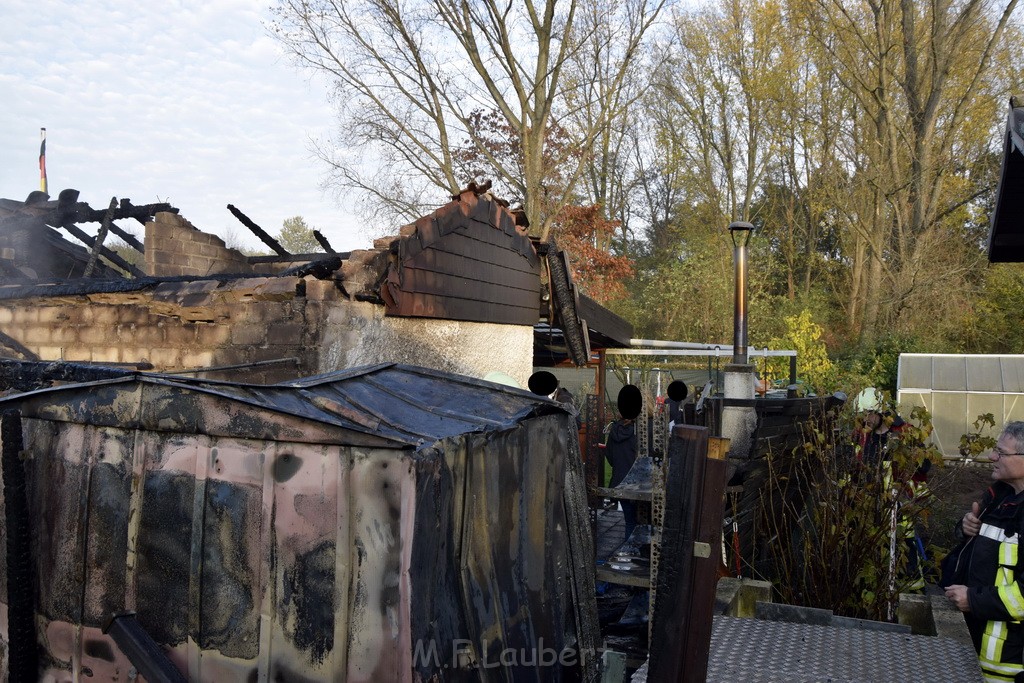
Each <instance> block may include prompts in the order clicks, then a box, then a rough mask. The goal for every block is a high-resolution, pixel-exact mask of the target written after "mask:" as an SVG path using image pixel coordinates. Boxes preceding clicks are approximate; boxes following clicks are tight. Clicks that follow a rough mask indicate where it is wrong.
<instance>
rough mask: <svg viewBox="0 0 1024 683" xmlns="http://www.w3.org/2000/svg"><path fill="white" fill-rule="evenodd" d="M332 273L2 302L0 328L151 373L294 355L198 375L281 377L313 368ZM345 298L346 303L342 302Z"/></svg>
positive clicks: (64, 354)
mask: <svg viewBox="0 0 1024 683" xmlns="http://www.w3.org/2000/svg"><path fill="white" fill-rule="evenodd" d="M337 299H340V292H339V291H338V289H337V288H336V287H334V286H333V282H329V281H323V282H322V281H318V280H313V279H312V278H309V279H308V280H304V279H300V278H293V277H288V278H245V279H237V280H229V281H227V282H218V281H200V282H188V283H175V282H168V283H163V284H160V285H159V286H157V287H156V288H154V289H152V290H147V291H143V292H119V293H104V294H87V295H80V296H64V297H60V298H36V299H23V300H16V301H3V302H0V332H3V333H5V334H7V335H9V336H10V337H12V338H13V339H15V340H17V341H19V342H21V343H22V344H23V345H24V346H25V347H27V348H28V349H29V350H30V351H32V352H33V353H35V354H36V355H37V356H39V358H40V359H41V360H66V361H78V362H82V361H85V362H93V363H144V362H145V363H150V364H152V366H153V370H155V371H158V372H180V371H183V370H196V369H203V368H211V367H221V366H227V365H242V364H252V363H260V362H262V361H276V360H280V359H283V358H294V359H296V360H294V361H289V362H287V363H274V364H269V365H261V366H258V367H254V368H252V369H250V370H236V371H232V372H231V373H227V372H220V373H210V374H205V373H196V374H195V376H197V377H204V376H206V377H210V378H214V379H233V380H238V381H247V382H255V383H268V382H279V381H283V380H286V379H293V378H296V377H302V376H307V375H312V374H316V373H317V372H319V371H320V368H319V366H318V352H317V347H318V345H319V341H320V337H321V333H322V327H323V325H322V321H323V320H324V319H325V318H326V313H325V312H324V305H325V304H326V303H329V302H331V301H335V300H337ZM342 303H344V302H342Z"/></svg>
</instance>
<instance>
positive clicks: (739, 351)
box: [729, 221, 754, 365]
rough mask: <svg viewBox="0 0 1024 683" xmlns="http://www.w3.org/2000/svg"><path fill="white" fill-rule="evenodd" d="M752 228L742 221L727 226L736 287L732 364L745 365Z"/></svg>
mask: <svg viewBox="0 0 1024 683" xmlns="http://www.w3.org/2000/svg"><path fill="white" fill-rule="evenodd" d="M753 232H754V226H753V225H752V224H750V223H745V222H743V221H736V222H735V223H730V224H729V235H730V236H731V237H732V245H733V263H734V264H735V266H736V287H735V297H734V298H733V302H734V303H733V310H734V313H733V315H734V318H733V328H732V362H733V364H734V365H746V364H747V245H748V244H749V243H750V235H751V234H752V233H753Z"/></svg>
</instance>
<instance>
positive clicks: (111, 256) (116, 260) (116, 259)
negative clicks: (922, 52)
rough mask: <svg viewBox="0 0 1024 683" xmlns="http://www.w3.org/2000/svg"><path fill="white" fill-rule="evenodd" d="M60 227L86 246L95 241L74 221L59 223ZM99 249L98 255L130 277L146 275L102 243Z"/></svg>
mask: <svg viewBox="0 0 1024 683" xmlns="http://www.w3.org/2000/svg"><path fill="white" fill-rule="evenodd" d="M60 227H62V228H64V229H65V230H67V231H68V232H70V233H71V234H72V235H74V236H75V237H77V238H78V239H80V240H81V241H82V242H84V243H85V244H86V246H89V247H91V246H92V245H93V242H95V241H96V240H94V239H93V238H92V237H90V236H89V235H88V234H86V233H85V231H83V230H82V229H81V228H79V227H78V226H77V225H75V224H74V223H65V224H63V225H61V226H60ZM99 250H100V256H102V257H103V258H105V259H107V260H108V261H110V262H111V263H113V264H114V265H115V266H117V267H118V268H121V269H123V270H126V271H128V272H129V273H130V274H131V275H132V277H146V274H145V273H143V272H142V271H141V270H139V269H138V268H136V267H135V266H133V265H132V264H130V263H128V262H127V261H125V260H124V259H123V258H121V257H120V256H118V255H117V254H115V253H114V252H112V251H110V250H109V249H107V248H106V247H104V246H103V245H100V247H99Z"/></svg>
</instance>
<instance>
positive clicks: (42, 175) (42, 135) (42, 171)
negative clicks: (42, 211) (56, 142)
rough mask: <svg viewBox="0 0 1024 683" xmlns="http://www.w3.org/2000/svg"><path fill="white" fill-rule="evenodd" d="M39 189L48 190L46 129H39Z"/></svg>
mask: <svg viewBox="0 0 1024 683" xmlns="http://www.w3.org/2000/svg"><path fill="white" fill-rule="evenodd" d="M39 139H40V142H39V189H40V190H42V191H43V192H46V129H45V128H40V129H39Z"/></svg>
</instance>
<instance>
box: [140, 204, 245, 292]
mask: <svg viewBox="0 0 1024 683" xmlns="http://www.w3.org/2000/svg"><path fill="white" fill-rule="evenodd" d="M145 247H146V274H148V275H153V276H157V277H166V276H174V275H212V274H217V273H239V274H242V273H251V272H253V270H252V267H251V266H250V265H249V262H248V261H247V260H246V257H245V255H244V254H242V252H240V251H238V250H236V249H228V248H227V247H226V246H224V240H222V239H221V238H219V237H217V236H216V235H210V234H208V233H205V232H201V231H200V230H197V229H196V228H195V227H193V226H192V224H191V223H189V222H188V221H187V220H185V219H184V218H182V217H181V216H179V215H177V214H174V213H167V212H162V213H158V214H156V216H155V220H154V221H152V222H151V223H146V242H145Z"/></svg>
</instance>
